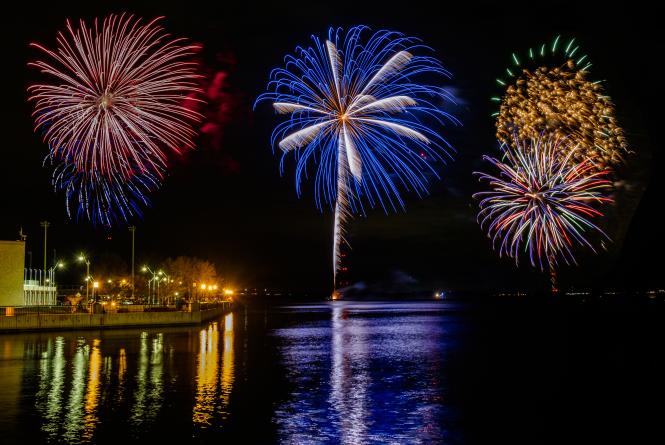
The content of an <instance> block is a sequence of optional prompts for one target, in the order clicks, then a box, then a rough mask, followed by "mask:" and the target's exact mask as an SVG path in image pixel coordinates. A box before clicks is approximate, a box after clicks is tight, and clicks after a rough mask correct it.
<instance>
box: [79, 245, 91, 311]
mask: <svg viewBox="0 0 665 445" xmlns="http://www.w3.org/2000/svg"><path fill="white" fill-rule="evenodd" d="M78 261H79V263H85V265H86V272H85V304H86V305H87V304H88V295H89V293H90V259H88V258H87V257H86V256H85V255H83V254H80V255H79V257H78Z"/></svg>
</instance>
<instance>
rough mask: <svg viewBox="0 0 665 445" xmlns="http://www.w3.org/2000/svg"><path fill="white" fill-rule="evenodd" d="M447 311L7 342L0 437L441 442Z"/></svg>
mask: <svg viewBox="0 0 665 445" xmlns="http://www.w3.org/2000/svg"><path fill="white" fill-rule="evenodd" d="M443 307H444V306H443V305H442V304H432V305H429V304H427V303H418V304H405V303H402V304H386V303H381V304H379V303H367V304H361V303H349V302H334V303H326V304H319V305H301V306H286V307H278V308H258V309H255V310H247V311H242V310H241V311H236V312H235V313H229V314H227V315H225V316H223V317H220V318H219V319H218V320H216V321H213V322H210V323H207V324H205V325H203V326H201V327H187V328H185V327H183V328H161V329H160V328H155V329H147V330H141V329H128V330H110V331H104V332H94V331H87V332H86V331H81V332H66V333H37V334H16V335H3V336H0V413H2V414H3V415H2V416H0V437H1V438H2V439H1V441H2V443H3V445H4V444H5V443H8V444H9V443H19V442H23V443H34V442H51V443H90V442H100V441H102V442H113V443H118V442H120V443H122V441H132V442H133V441H148V442H152V441H153V440H156V441H164V442H165V443H171V442H174V441H175V442H183V443H187V442H192V441H194V442H201V443H210V441H211V440H213V441H214V440H216V439H220V440H222V441H224V439H229V440H230V443H237V442H238V440H236V439H238V438H239V436H240V437H241V438H242V439H243V440H241V441H240V442H242V443H256V442H260V443H296V444H308V443H348V444H356V443H418V442H421V443H438V442H441V441H442V440H443V439H445V438H446V435H447V432H446V429H445V428H444V427H443V425H444V424H445V423H444V421H445V419H448V418H449V417H450V416H451V413H450V412H449V411H446V407H445V403H444V398H443V396H444V394H445V393H446V382H445V380H444V379H443V377H442V376H443V375H444V372H443V371H442V368H443V367H444V364H445V358H446V354H447V352H448V351H449V348H450V345H451V341H450V336H449V335H448V330H449V329H451V328H450V325H449V324H447V323H446V322H445V320H444V314H443V312H442V308H443ZM442 419H443V420H442Z"/></svg>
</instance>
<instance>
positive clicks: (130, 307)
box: [0, 301, 231, 317]
mask: <svg viewBox="0 0 665 445" xmlns="http://www.w3.org/2000/svg"><path fill="white" fill-rule="evenodd" d="M197 305H198V306H197ZM100 306H101V308H100ZM100 306H97V308H96V309H95V306H94V305H92V304H90V305H88V306H82V305H78V306H70V305H51V306H0V317H19V316H26V315H40V314H43V315H47V314H90V313H131V312H175V311H184V312H189V311H191V310H194V311H196V310H202V311H203V310H208V309H216V308H230V306H231V303H230V302H229V301H220V302H216V303H194V304H192V305H190V304H183V305H181V306H175V305H165V304H118V305H111V304H105V305H100Z"/></svg>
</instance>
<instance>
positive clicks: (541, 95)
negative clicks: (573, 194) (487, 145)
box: [492, 37, 627, 170]
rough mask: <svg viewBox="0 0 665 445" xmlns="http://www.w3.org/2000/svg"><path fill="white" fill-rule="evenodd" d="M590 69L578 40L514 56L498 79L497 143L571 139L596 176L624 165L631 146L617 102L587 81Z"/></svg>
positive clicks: (554, 44)
mask: <svg viewBox="0 0 665 445" xmlns="http://www.w3.org/2000/svg"><path fill="white" fill-rule="evenodd" d="M590 67H591V63H590V62H589V61H588V57H587V55H586V54H581V52H580V49H579V46H578V45H576V44H575V40H574V39H571V40H570V41H568V42H567V43H565V44H564V43H563V42H561V41H560V38H559V37H557V38H556V39H555V40H554V41H553V42H552V44H551V45H545V44H543V45H542V46H541V47H540V48H536V50H534V49H533V48H531V49H529V51H528V53H527V54H526V55H523V56H519V55H517V53H513V54H512V66H511V67H509V68H507V69H506V76H505V77H504V78H500V79H497V82H498V83H499V85H501V86H502V88H505V90H504V92H503V95H502V96H501V97H498V96H497V97H493V98H492V100H493V101H495V102H498V103H499V107H500V108H499V111H498V112H497V113H495V116H496V119H497V120H496V129H497V132H496V136H497V138H498V139H499V140H500V141H501V142H503V143H506V144H513V143H514V139H513V135H514V134H517V135H518V139H519V140H526V139H530V138H537V137H539V135H540V134H542V133H545V134H548V135H551V136H554V137H556V138H559V139H562V138H565V137H570V138H572V139H573V140H574V141H575V143H576V144H575V145H576V146H578V149H577V153H576V155H575V156H576V160H577V161H580V162H581V161H582V160H584V159H590V160H591V162H592V163H593V164H594V169H596V170H603V169H605V168H608V167H610V168H611V167H616V166H617V165H619V164H620V163H621V162H622V161H623V158H624V155H625V154H626V153H627V142H626V139H625V137H624V134H623V130H622V129H621V127H619V125H618V124H617V121H616V117H615V111H614V104H613V103H612V101H611V99H610V98H609V97H608V96H607V95H605V94H604V91H603V87H602V85H601V84H600V82H592V81H590V80H588V79H587V77H588V70H589V68H590ZM514 148H515V147H514ZM559 155H560V156H566V155H567V154H566V153H560V154H559Z"/></svg>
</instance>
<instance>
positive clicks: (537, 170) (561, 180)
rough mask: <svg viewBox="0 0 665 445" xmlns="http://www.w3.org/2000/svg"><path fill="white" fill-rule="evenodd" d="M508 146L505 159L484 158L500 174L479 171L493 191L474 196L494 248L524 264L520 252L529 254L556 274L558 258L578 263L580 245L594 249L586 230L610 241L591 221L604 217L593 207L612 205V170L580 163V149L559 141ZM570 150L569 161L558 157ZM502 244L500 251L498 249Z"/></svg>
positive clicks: (535, 264)
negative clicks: (575, 251)
mask: <svg viewBox="0 0 665 445" xmlns="http://www.w3.org/2000/svg"><path fill="white" fill-rule="evenodd" d="M514 146H515V147H517V148H513V147H511V146H510V145H507V144H503V145H502V150H503V154H504V161H502V160H498V159H496V158H493V157H490V156H484V157H483V158H484V159H485V160H487V161H489V162H490V163H492V165H493V166H494V167H496V168H497V169H498V170H499V174H498V175H490V174H486V173H475V174H477V175H479V177H480V179H481V180H485V181H487V182H489V186H490V188H491V190H490V191H484V192H479V193H476V194H475V195H474V197H475V198H481V200H480V212H479V214H478V221H479V223H480V225H481V227H482V228H485V227H486V226H487V233H488V237H490V238H491V239H492V245H493V246H494V248H495V249H498V251H499V255H500V256H503V255H504V254H505V255H507V256H509V257H512V258H514V259H515V262H516V264H519V255H520V251H522V250H523V251H524V252H528V255H529V259H530V262H531V265H532V266H534V267H536V266H538V267H540V268H541V270H542V269H544V266H545V265H547V266H548V268H549V269H550V271H554V270H555V268H556V266H557V263H558V261H559V260H563V261H565V263H566V264H571V263H576V262H575V257H574V255H573V250H572V249H573V247H574V246H575V245H577V246H582V247H587V248H590V249H591V250H592V251H594V252H595V249H594V247H593V245H592V244H591V242H590V241H589V240H588V238H587V232H597V233H599V234H600V236H601V237H603V238H605V239H608V240H609V237H608V236H607V235H606V234H605V233H604V232H603V231H602V230H601V229H600V228H599V227H598V226H596V225H595V224H594V223H592V222H591V219H592V218H595V217H601V216H603V215H602V213H601V212H600V211H599V210H597V209H596V208H595V207H594V206H597V205H601V204H603V203H608V202H611V199H610V198H608V197H606V196H605V193H606V192H607V191H608V190H611V182H610V181H608V180H607V179H606V177H607V175H608V171H607V170H603V171H596V170H595V169H594V165H593V163H592V161H591V160H590V159H585V160H583V161H582V162H577V161H576V160H575V155H576V152H577V151H578V150H579V149H580V148H579V145H577V144H572V145H571V142H570V141H569V140H565V139H564V140H561V139H558V138H554V137H550V138H544V137H541V138H538V139H531V140H528V141H520V140H519V139H517V138H516V140H515V142H514ZM561 150H565V152H566V153H567V155H566V156H565V157H563V158H562V157H559V156H557V153H559V152H561ZM497 245H498V248H497Z"/></svg>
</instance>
